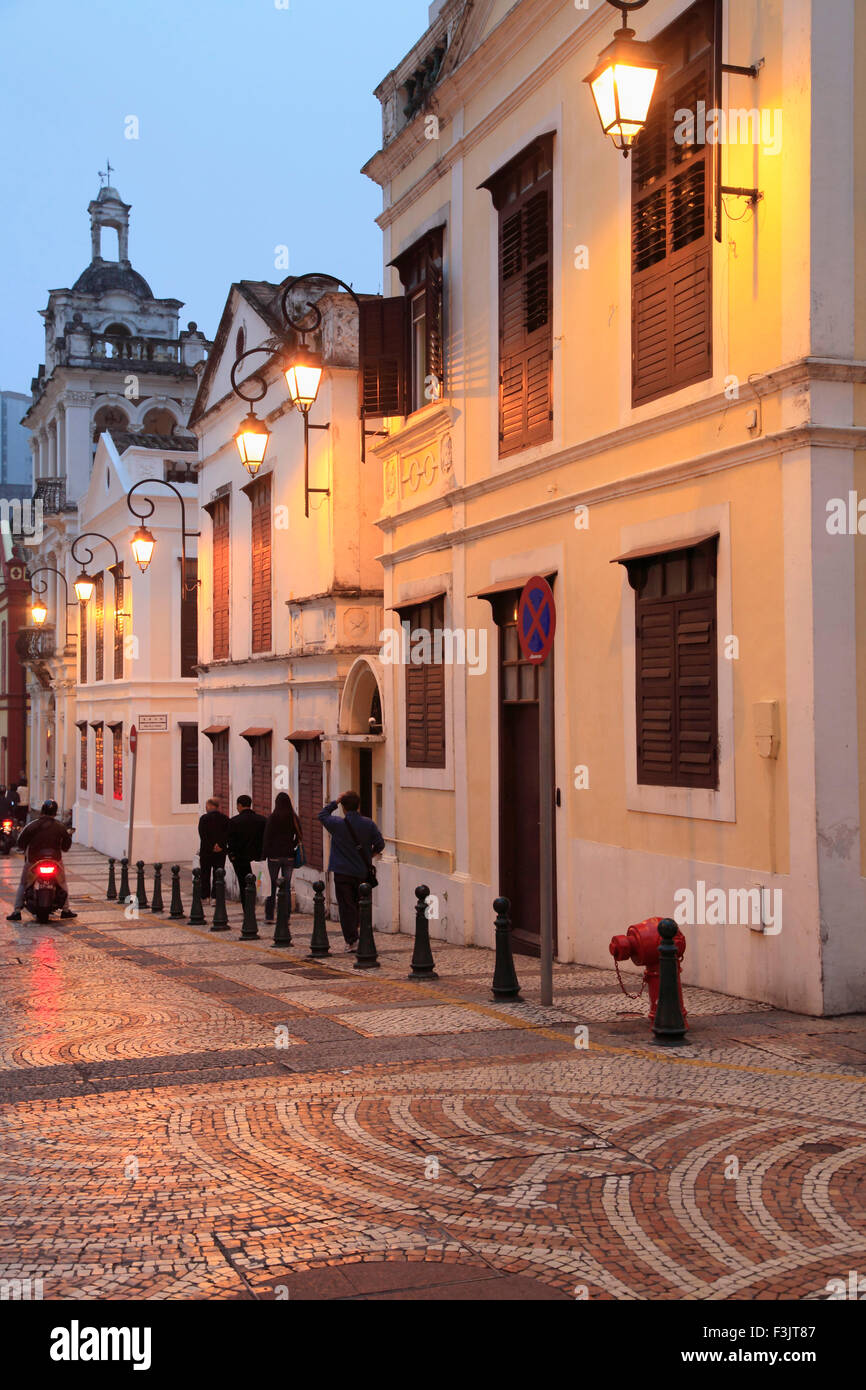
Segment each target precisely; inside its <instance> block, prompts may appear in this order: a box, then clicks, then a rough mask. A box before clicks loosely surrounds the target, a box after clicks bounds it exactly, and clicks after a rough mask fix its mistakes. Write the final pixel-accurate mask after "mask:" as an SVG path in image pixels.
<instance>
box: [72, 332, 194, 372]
mask: <svg viewBox="0 0 866 1390" xmlns="http://www.w3.org/2000/svg"><path fill="white" fill-rule="evenodd" d="M180 354H181V343H180V341H179V340H177V339H171V338H134V337H126V336H123V337H120V336H118V337H111V336H109V335H108V334H107V333H93V334H92V335H91V339H90V357H91V359H92V360H94V361H97V362H104V361H109V362H110V361H122V362H171V363H173V364H174V365H180V362H181V355H180Z"/></svg>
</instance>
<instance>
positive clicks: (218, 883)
mask: <svg viewBox="0 0 866 1390" xmlns="http://www.w3.org/2000/svg"><path fill="white" fill-rule="evenodd" d="M230 930H231V928H230V926H229V915H228V913H227V912H226V871H225V869H214V871H213V922H212V923H211V931H230Z"/></svg>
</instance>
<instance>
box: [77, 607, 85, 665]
mask: <svg viewBox="0 0 866 1390" xmlns="http://www.w3.org/2000/svg"><path fill="white" fill-rule="evenodd" d="M78 681H79V684H80V685H86V684H87V604H86V603H79V605H78Z"/></svg>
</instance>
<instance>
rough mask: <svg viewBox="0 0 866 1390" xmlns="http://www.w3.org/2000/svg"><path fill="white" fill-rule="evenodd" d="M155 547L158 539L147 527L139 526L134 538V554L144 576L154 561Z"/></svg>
mask: <svg viewBox="0 0 866 1390" xmlns="http://www.w3.org/2000/svg"><path fill="white" fill-rule="evenodd" d="M155 545H156V538H155V536H154V534H153V532H152V531H148V529H147V527H146V526H139V528H138V530H137V531H136V533H135V535H134V536H133V538H132V554H133V557H134V559H135V563H136V564H137V565H138V568H139V569H140V570H141V572H142V574H144V571H145V570H146V569H147V567H148V565H149V564H150V562H151V560H152V559H153V548H154V546H155Z"/></svg>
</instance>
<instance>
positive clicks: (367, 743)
mask: <svg viewBox="0 0 866 1390" xmlns="http://www.w3.org/2000/svg"><path fill="white" fill-rule="evenodd" d="M338 742H339V743H340V745H341V757H340V776H341V777H342V778H343V780H344V782H345V784H346V785H347V786H352V787H353V788H354V789H355V790H356V791H357V793H358V795H359V796H360V798H361V814H362V815H364V816H372V818H373V819H374V820H378V819H379V818H380V817H381V815H382V794H383V787H384V743H385V730H384V723H383V717H382V667H381V663H380V662H379V660H378V659H377V658H376V657H373V656H359V657H358V658H357V660H356V661H355V662H354V664H353V665H352V667H351V668H350V670H349V674H348V675H347V676H346V681H345V684H344V686H343V694H342V697H341V700H340V734H339V738H338Z"/></svg>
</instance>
